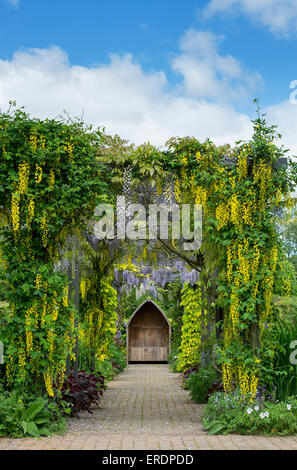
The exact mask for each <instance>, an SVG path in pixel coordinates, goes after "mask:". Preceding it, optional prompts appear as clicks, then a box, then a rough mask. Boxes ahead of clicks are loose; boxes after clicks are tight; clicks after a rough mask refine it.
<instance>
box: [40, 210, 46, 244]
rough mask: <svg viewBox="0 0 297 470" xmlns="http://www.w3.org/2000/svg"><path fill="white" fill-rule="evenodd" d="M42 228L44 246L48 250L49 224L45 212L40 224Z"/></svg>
mask: <svg viewBox="0 0 297 470" xmlns="http://www.w3.org/2000/svg"><path fill="white" fill-rule="evenodd" d="M40 228H41V231H42V237H41V239H42V245H43V247H44V248H46V246H47V244H48V239H47V235H48V222H47V217H46V213H45V212H44V213H43V216H42V218H41V222H40Z"/></svg>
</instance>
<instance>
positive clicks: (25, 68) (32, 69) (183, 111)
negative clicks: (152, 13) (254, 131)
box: [0, 30, 258, 145]
mask: <svg viewBox="0 0 297 470" xmlns="http://www.w3.org/2000/svg"><path fill="white" fill-rule="evenodd" d="M220 40H221V38H217V37H216V36H214V35H212V34H210V33H203V32H200V33H199V32H196V31H193V30H190V31H189V32H187V33H186V34H185V35H184V37H183V38H182V39H181V44H180V47H181V52H180V54H179V55H177V56H176V57H175V58H174V60H173V63H172V67H173V68H174V70H175V71H177V72H178V73H179V74H180V75H181V81H180V85H179V86H178V87H175V88H172V87H170V84H169V83H168V81H167V77H166V75H165V73H164V72H163V71H158V72H157V71H150V72H146V71H144V70H143V68H142V67H141V65H140V64H139V63H137V62H136V61H135V60H134V59H133V57H132V56H131V55H130V54H124V55H121V56H119V55H115V54H114V55H111V56H110V61H109V63H107V64H100V65H98V66H93V67H81V66H76V65H72V64H70V63H69V61H68V57H67V54H66V53H65V52H64V51H63V50H61V49H60V48H59V47H51V48H49V49H31V50H25V51H18V52H16V53H15V54H14V56H13V57H12V59H11V60H0V84H2V93H1V89H0V106H1V108H2V109H5V108H6V107H7V104H8V101H9V100H16V101H17V104H18V106H25V109H26V110H27V111H28V112H30V113H31V114H32V115H33V116H39V117H42V118H45V117H55V116H57V115H58V114H60V113H62V112H63V110H66V111H67V112H68V113H69V114H70V115H72V116H81V114H82V112H83V111H84V119H85V120H86V122H88V123H92V124H94V125H97V126H98V125H101V126H104V127H106V131H107V132H108V133H118V134H119V135H121V136H122V137H124V138H128V139H130V140H131V141H133V142H136V143H142V142H144V141H148V140H149V141H150V142H151V143H153V144H155V145H163V144H164V142H165V141H166V140H167V139H168V138H170V137H172V136H174V135H179V136H185V135H194V136H196V137H197V138H199V139H205V138H206V137H210V138H212V139H213V140H214V141H215V142H216V143H218V144H223V143H226V142H230V143H233V142H234V141H235V140H238V139H244V138H248V136H249V135H250V132H251V125H250V120H249V117H248V116H247V115H245V114H243V113H238V112H237V111H236V110H235V108H234V106H233V104H232V99H233V98H236V99H237V98H238V97H239V96H241V95H243V94H244V93H243V90H244V92H246V88H248V86H250V83H249V82H251V83H252V85H254V84H255V82H257V79H258V77H257V76H256V78H255V74H250V75H248V77H249V78H246V77H245V76H244V71H243V68H242V67H241V65H240V64H239V63H238V62H237V61H236V60H235V59H234V58H233V57H231V56H226V57H222V56H220V55H219V54H218V52H217V47H218V45H219V42H220ZM207 57H209V59H207ZM232 87H234V90H235V91H234V92H233V91H232ZM0 88H1V87H0ZM241 88H242V90H241ZM228 93H229V94H230V96H229V98H230V99H229V100H226V99H225V98H226V96H228Z"/></svg>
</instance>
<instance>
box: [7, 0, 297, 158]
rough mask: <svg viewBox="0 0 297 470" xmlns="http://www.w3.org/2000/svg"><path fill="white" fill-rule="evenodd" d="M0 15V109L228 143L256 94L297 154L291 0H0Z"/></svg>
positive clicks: (296, 4)
mask: <svg viewBox="0 0 297 470" xmlns="http://www.w3.org/2000/svg"><path fill="white" fill-rule="evenodd" d="M0 18H1V29H0V83H2V86H1V87H0V106H1V108H2V109H3V108H5V105H6V104H7V102H8V100H9V99H16V100H17V103H18V105H25V107H26V109H27V110H28V111H29V112H31V113H32V114H33V115H39V116H41V117H45V116H54V115H57V114H58V113H59V112H61V111H62V110H63V109H66V110H67V111H69V112H70V113H71V114H74V115H80V114H81V113H82V111H84V116H85V118H86V120H87V121H88V122H92V123H94V124H95V125H103V126H106V130H107V132H110V133H119V134H120V135H122V136H123V137H127V138H129V139H130V140H132V141H135V142H137V143H141V142H142V141H147V140H150V141H151V142H153V143H155V144H156V145H162V144H163V143H164V142H165V140H166V138H168V137H170V136H171V135H176V134H178V133H179V134H180V135H186V134H190V135H196V136H197V137H198V138H201V139H203V138H205V137H206V136H207V135H208V136H209V137H210V138H212V139H213V140H215V141H217V142H218V143H224V142H225V141H226V142H227V141H230V142H231V143H232V141H234V140H236V139H237V138H241V137H242V138H247V137H248V136H249V134H250V125H249V120H250V118H251V117H253V110H254V105H253V104H252V100H253V98H254V97H257V98H259V99H260V102H261V104H262V106H263V108H264V110H265V111H267V112H268V116H269V118H270V119H271V120H272V121H273V122H276V123H277V124H279V126H280V130H281V132H282V133H283V135H284V140H285V142H284V143H285V144H286V145H287V146H289V147H290V148H292V149H293V150H294V151H295V150H296V152H297V143H296V144H295V135H296V131H297V125H296V121H297V119H296V118H297V114H296V113H297V109H296V108H297V106H294V105H293V104H291V103H290V102H289V96H290V92H291V90H290V88H289V85H290V83H291V81H292V80H295V79H297V70H296V68H297V67H296V58H297V54H296V52H297V0H282V1H279V0H257V1H255V0H207V1H206V0H205V1H197V0H196V1H193V0H185V1H184V2H181V1H180V0H159V1H156V0H125V1H124V0H84V1H82V0H42V1H40V0H19V1H17V0H0Z"/></svg>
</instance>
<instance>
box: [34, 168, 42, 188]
mask: <svg viewBox="0 0 297 470" xmlns="http://www.w3.org/2000/svg"><path fill="white" fill-rule="evenodd" d="M41 180H42V168H41V166H39V165H38V164H37V163H36V165H35V182H36V183H37V184H39V183H41Z"/></svg>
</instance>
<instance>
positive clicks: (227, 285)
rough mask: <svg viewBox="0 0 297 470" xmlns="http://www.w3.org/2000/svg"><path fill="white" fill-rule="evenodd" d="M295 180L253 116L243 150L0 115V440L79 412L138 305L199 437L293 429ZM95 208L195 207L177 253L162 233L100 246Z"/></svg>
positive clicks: (96, 391) (277, 142)
mask: <svg viewBox="0 0 297 470" xmlns="http://www.w3.org/2000/svg"><path fill="white" fill-rule="evenodd" d="M136 131H137V130H136ZM296 169H297V168H296V163H295V162H294V159H292V158H290V157H289V154H288V153H287V151H286V150H285V149H284V148H283V147H282V142H281V139H280V136H279V135H278V133H277V129H276V128H275V126H269V125H268V124H267V122H266V120H265V117H263V116H262V115H261V114H260V112H258V114H257V116H256V119H255V120H254V121H253V136H252V138H251V140H250V141H247V142H244V141H241V142H237V143H236V145H234V146H230V145H228V144H226V145H222V146H217V145H215V144H214V143H213V142H212V141H211V140H209V139H206V140H205V141H203V142H200V141H199V140H198V139H197V138H195V137H173V138H171V139H170V140H169V141H168V142H166V144H165V145H164V148H163V150H160V149H158V148H156V147H154V146H152V145H151V144H149V143H147V144H143V145H140V146H136V145H133V144H131V143H129V142H128V141H126V140H124V139H121V138H120V137H119V136H117V135H115V136H109V135H107V134H106V133H105V132H104V131H103V130H102V129H93V128H91V127H88V126H86V125H85V124H84V123H82V122H80V121H73V120H70V119H62V118H61V119H55V120H51V119H45V120H40V119H33V118H32V117H30V116H29V115H28V114H26V112H25V111H24V110H23V109H16V108H15V107H14V106H12V107H11V109H10V110H9V111H8V112H6V113H2V114H1V115H0V180H1V185H0V341H1V343H0V345H1V350H0V436H7V435H10V436H12V437H20V436H25V437H28V436H34V437H36V436H47V435H50V434H52V433H57V432H62V431H63V430H64V429H65V426H67V420H69V419H72V418H73V417H75V416H79V413H80V412H84V411H87V412H89V413H92V409H93V407H95V406H98V405H99V404H100V402H101V398H102V396H103V395H104V392H105V390H106V388H107V387H108V382H109V381H110V380H112V379H113V377H114V376H115V375H116V374H119V373H121V372H122V371H123V370H124V369H125V367H126V365H127V357H126V325H127V323H128V321H129V318H130V317H131V315H132V314H133V312H134V311H135V310H136V309H137V307H138V306H139V305H141V303H142V302H143V301H144V300H145V299H153V300H154V302H155V303H156V304H157V305H158V306H159V307H160V308H161V309H162V311H164V312H165V313H166V316H167V318H168V319H169V322H170V326H171V341H170V343H171V344H170V355H169V360H168V363H169V364H168V367H170V369H171V371H172V373H177V374H181V375H182V377H183V384H184V385H183V386H184V387H185V388H187V389H188V390H189V394H190V397H191V399H192V400H193V401H195V402H197V403H203V404H205V405H204V408H203V418H202V422H203V425H204V427H205V429H206V430H207V431H208V432H209V433H211V434H214V433H229V432H239V433H243V434H247V433H253V434H294V433H296V432H297V399H296V394H297V367H296V363H297V359H296V358H295V354H294V348H296V344H297V341H296V343H295V345H294V344H293V343H294V341H295V340H297V323H296V318H297V308H296V306H297V304H296V299H297V284H296V269H297V267H296V265H297V263H296V261H295V257H294V256H295V252H294V250H296V245H295V244H294V243H295V242H294V233H295V232H294V224H295V226H296V221H295V214H296V211H295V205H296V202H295V186H296V181H297V171H296ZM119 196H125V204H124V205H123V204H121V203H119V202H118V201H119V198H118V197H119ZM122 200H123V199H120V201H122ZM100 204H108V205H109V206H110V205H112V206H113V207H114V208H115V209H117V212H116V213H117V217H119V214H121V213H122V214H124V215H126V214H128V216H127V217H128V218H127V220H128V221H130V222H131V213H132V212H133V211H132V208H133V204H142V206H143V207H145V208H149V207H150V205H151V204H161V205H162V204H163V205H164V206H166V205H167V206H168V205H169V206H170V205H171V206H172V205H175V206H178V207H181V206H182V205H189V206H190V205H193V204H197V205H201V207H202V227H201V230H202V244H201V246H200V247H199V248H198V249H193V250H185V249H184V241H185V240H184V239H183V238H180V239H176V238H175V237H174V234H173V231H172V230H170V226H169V233H168V237H167V239H164V238H161V237H160V236H159V235H158V233H156V236H155V237H152V238H151V239H149V237H147V238H146V239H134V240H131V239H128V238H124V237H118V238H108V237H106V238H105V239H100V238H98V237H97V236H96V231H95V230H94V227H96V223H97V222H98V217H96V215H94V214H96V211H95V209H96V207H97V206H98V205H100ZM131 211H132V212H131ZM129 214H130V216H129ZM129 217H130V219H129ZM192 223H194V222H193V221H192ZM115 225H117V220H115ZM296 233H297V229H296ZM296 356H297V354H296Z"/></svg>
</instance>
